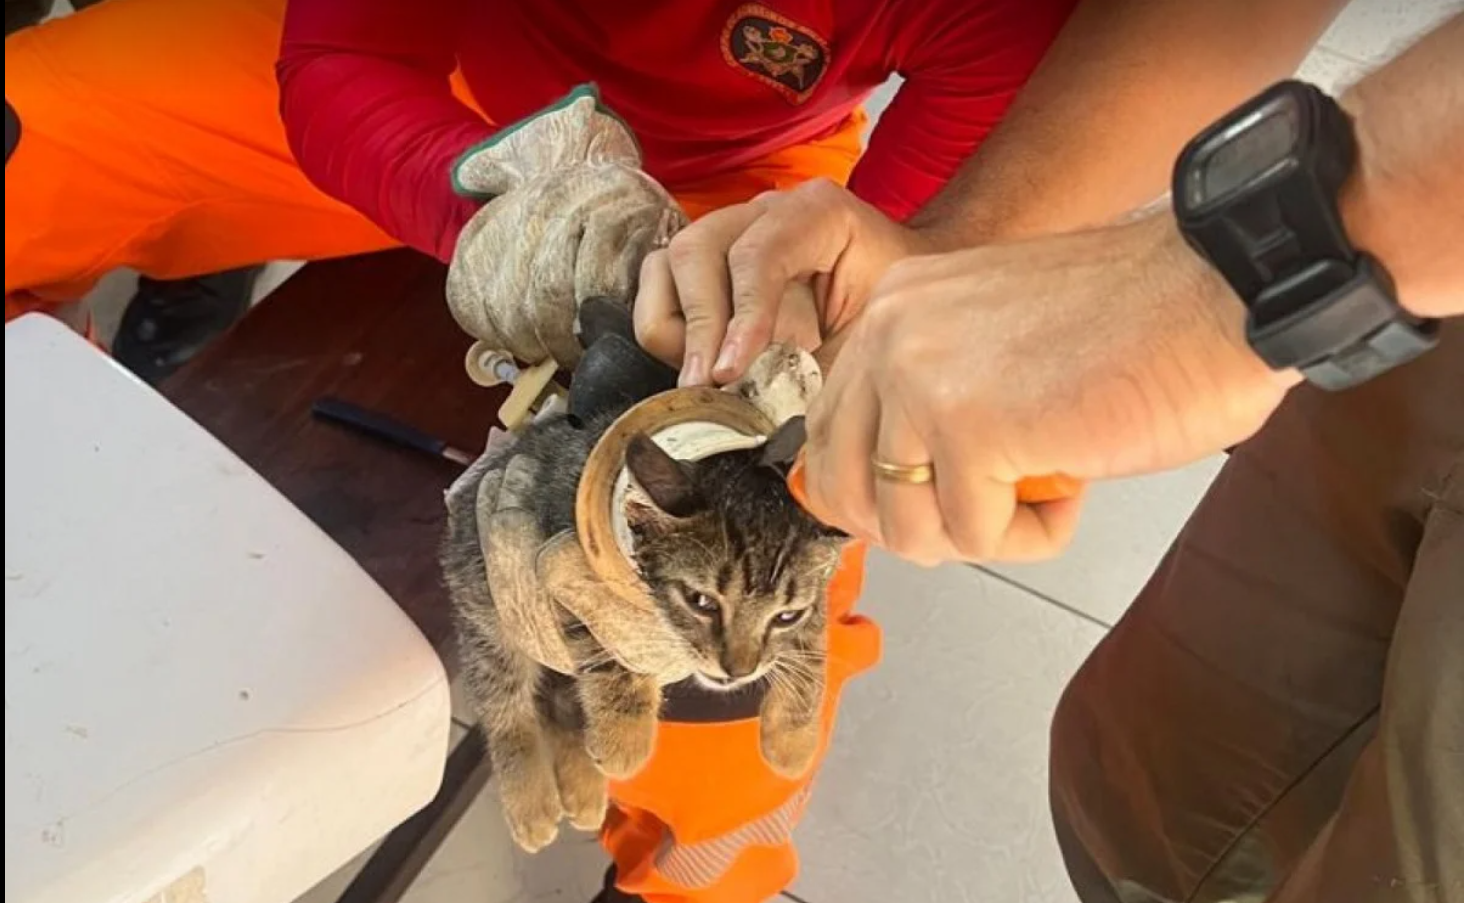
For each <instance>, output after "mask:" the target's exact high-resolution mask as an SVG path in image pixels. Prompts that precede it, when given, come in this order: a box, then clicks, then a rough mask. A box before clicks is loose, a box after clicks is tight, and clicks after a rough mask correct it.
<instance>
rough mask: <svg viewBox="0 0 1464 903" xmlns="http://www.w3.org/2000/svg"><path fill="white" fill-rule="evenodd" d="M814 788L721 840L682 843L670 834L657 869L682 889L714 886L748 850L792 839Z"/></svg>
mask: <svg viewBox="0 0 1464 903" xmlns="http://www.w3.org/2000/svg"><path fill="white" fill-rule="evenodd" d="M811 789H812V788H810V787H809V786H807V785H805V786H804V787H803V788H801V789H800V790H799V791H798V792H797V793H795V794H793V795H792V796H791V797H789V798H788V800H787V802H785V803H783V805H781V806H779V807H778V808H776V809H774V810H773V811H771V812H769V813H767V814H765V815H762V816H759V817H758V818H756V819H754V820H753V821H750V822H748V823H747V824H745V825H741V826H739V827H736V828H733V829H732V830H731V831H728V832H727V833H726V834H723V835H721V836H720V837H712V838H709V839H707V840H702V841H698V842H697V843H687V844H678V843H677V842H676V838H675V837H673V836H671V833H670V832H669V831H668V832H667V833H666V837H665V839H664V840H663V841H662V842H661V848H660V849H659V850H657V851H656V870H657V871H659V872H660V873H661V874H662V875H664V876H665V877H666V878H667V879H668V880H670V881H674V882H676V883H677V884H679V885H681V886H682V887H686V888H705V887H710V886H712V885H713V884H715V883H716V882H717V880H718V879H720V878H721V877H722V876H723V875H724V874H726V872H727V870H728V869H730V868H731V867H732V863H733V862H735V861H736V860H737V857H738V856H740V855H741V854H742V851H743V850H746V849H747V848H748V847H753V846H761V847H776V846H781V845H783V844H785V843H787V842H789V841H790V840H792V839H793V826H794V825H796V824H798V819H799V818H800V817H801V816H802V815H803V807H804V806H805V805H807V803H808V796H809V793H810V791H811Z"/></svg>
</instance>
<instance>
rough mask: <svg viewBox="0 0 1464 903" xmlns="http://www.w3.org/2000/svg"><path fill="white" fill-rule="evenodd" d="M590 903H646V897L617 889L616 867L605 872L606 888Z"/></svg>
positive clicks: (611, 867)
mask: <svg viewBox="0 0 1464 903" xmlns="http://www.w3.org/2000/svg"><path fill="white" fill-rule="evenodd" d="M590 903H646V901H645V898H644V897H640V896H636V895H634V894H627V893H626V892H625V891H623V890H619V889H618V888H616V887H615V866H613V865H612V866H610V868H608V869H606V870H605V886H604V887H602V888H601V889H600V892H599V893H598V894H595V898H594V899H593V900H591V901H590Z"/></svg>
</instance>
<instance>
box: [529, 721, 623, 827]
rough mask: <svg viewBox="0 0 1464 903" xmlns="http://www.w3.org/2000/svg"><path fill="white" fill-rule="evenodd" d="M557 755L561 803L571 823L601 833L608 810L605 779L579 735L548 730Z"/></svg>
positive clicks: (552, 726) (547, 732)
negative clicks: (601, 826)
mask: <svg viewBox="0 0 1464 903" xmlns="http://www.w3.org/2000/svg"><path fill="white" fill-rule="evenodd" d="M545 734H546V736H547V737H548V738H549V746H550V749H552V750H553V753H554V775H555V778H556V780H557V781H558V783H559V800H560V803H561V805H562V806H563V807H564V814H565V815H566V816H567V817H568V818H569V823H570V824H571V825H574V826H575V827H576V828H578V829H579V830H581V831H598V830H599V829H600V825H601V824H603V823H604V821H605V810H606V809H608V808H609V793H608V788H607V786H606V781H605V775H604V774H603V773H601V771H600V769H599V768H598V767H596V765H595V760H594V759H592V758H590V754H589V752H588V751H587V750H586V749H585V737H584V734H583V733H581V732H580V731H574V730H570V729H568V728H564V727H559V726H557V725H551V726H549V727H548V728H546V729H545Z"/></svg>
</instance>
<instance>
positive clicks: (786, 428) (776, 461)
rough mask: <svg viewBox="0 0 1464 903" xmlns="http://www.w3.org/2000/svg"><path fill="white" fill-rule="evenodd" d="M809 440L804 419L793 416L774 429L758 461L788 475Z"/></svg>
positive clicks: (764, 444)
mask: <svg viewBox="0 0 1464 903" xmlns="http://www.w3.org/2000/svg"><path fill="white" fill-rule="evenodd" d="M807 441H808V430H807V429H806V428H805V426H804V419H803V418H802V417H793V418H791V419H789V420H788V421H787V422H785V423H784V424H783V425H782V426H780V427H778V428H777V429H776V430H774V431H773V434H772V435H771V436H769V437H768V441H767V442H764V443H763V446H762V449H761V456H760V457H759V459H758V463H759V464H761V465H762V466H763V467H771V468H773V469H774V470H776V471H777V472H778V473H780V474H782V475H783V476H785V477H786V476H787V475H788V471H789V469H790V468H792V466H793V462H794V461H795V460H797V458H798V453H799V452H800V451H802V450H803V446H804V444H805V443H806V442H807Z"/></svg>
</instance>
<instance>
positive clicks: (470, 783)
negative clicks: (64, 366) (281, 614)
mask: <svg viewBox="0 0 1464 903" xmlns="http://www.w3.org/2000/svg"><path fill="white" fill-rule="evenodd" d="M445 275H446V270H445V268H444V267H443V266H441V265H440V264H438V263H436V262H435V261H432V260H429V259H427V258H425V257H423V256H422V255H420V254H417V253H415V252H412V251H392V252H387V253H383V254H374V255H369V256H364V257H353V258H347V259H343V260H335V261H327V262H322V263H314V264H310V265H309V266H307V267H305V268H304V269H303V270H301V271H300V272H299V273H298V274H296V275H295V276H294V277H293V278H292V279H290V280H289V281H288V282H286V283H285V284H284V285H283V286H282V287H280V288H279V289H278V290H277V291H275V292H274V293H273V294H271V295H270V296H269V298H267V299H266V300H264V301H263V302H262V303H260V304H259V305H258V306H257V307H256V308H254V309H253V310H252V311H250V313H249V314H248V316H246V317H245V318H244V319H243V320H242V321H241V322H240V323H239V324H238V325H237V326H236V327H235V328H234V329H232V330H231V331H230V332H229V333H228V334H227V335H225V336H223V337H222V338H221V339H219V340H218V341H217V342H215V343H214V344H213V345H212V346H210V347H209V348H208V349H206V350H205V351H204V352H203V353H201V354H200V355H199V356H198V357H197V358H195V359H194V360H193V361H191V362H189V363H188V365H186V366H185V367H183V368H182V369H181V370H179V371H178V372H177V373H176V374H174V375H173V376H172V377H171V378H170V379H169V380H168V381H167V382H166V383H165V384H164V385H163V387H162V391H163V394H164V395H166V396H167V397H168V398H169V399H171V400H172V401H173V403H174V404H176V405H178V407H180V408H181V409H182V410H183V411H184V412H185V413H187V414H188V415H189V416H190V417H192V418H193V419H194V420H196V421H197V422H198V423H199V424H201V425H202V426H203V427H204V428H205V429H207V430H208V431H209V432H211V433H213V434H214V435H215V436H217V437H218V438H219V439H220V440H222V441H223V442H224V444H225V445H227V446H228V447H229V448H231V449H232V450H233V451H234V453H235V454H237V455H238V456H239V457H240V458H242V459H243V460H244V461H245V462H246V463H248V464H249V465H250V466H251V467H253V468H254V469H255V470H256V471H257V472H259V474H261V475H262V476H263V477H264V478H265V479H266V480H268V481H269V482H270V483H271V484H273V485H274V487H275V488H276V489H278V490H279V491H280V492H281V493H283V494H284V495H285V496H286V497H287V498H289V499H290V500H291V501H292V502H294V504H295V505H296V506H298V507H299V508H300V510H301V511H303V512H305V514H306V515H308V516H309V517H310V519H311V520H313V521H314V522H315V523H316V524H318V525H319V526H320V527H321V528H322V529H323V530H325V532H326V533H328V534H330V536H331V537H332V538H334V539H335V541H336V542H338V543H339V544H340V545H341V546H342V547H343V548H344V549H345V550H346V551H347V552H348V553H350V554H351V555H352V556H353V557H354V558H355V559H356V561H358V562H359V563H360V564H361V566H362V567H363V568H364V569H365V570H366V571H367V572H368V573H370V574H371V576H372V577H374V578H375V579H376V580H377V582H378V583H380V584H381V586H382V587H383V588H385V589H386V591H387V592H388V593H390V594H391V596H392V598H394V599H395V600H396V601H397V604H399V605H400V606H401V607H402V609H403V611H405V612H406V613H407V615H408V616H409V617H410V618H411V619H412V620H413V621H414V622H415V623H416V624H417V626H418V627H419V628H420V629H421V630H422V632H423V633H424V634H426V636H427V638H428V639H429V640H430V641H431V642H432V643H433V645H434V646H436V647H437V648H438V649H439V650H443V649H444V647H446V646H447V643H448V641H449V639H450V627H449V620H448V602H447V594H446V591H445V590H444V589H443V588H442V585H441V581H440V579H439V573H438V567H437V543H438V540H439V538H440V536H441V533H442V526H443V518H444V513H445V509H444V508H443V503H442V493H443V490H445V489H446V488H447V486H448V485H449V484H450V483H451V482H452V480H453V478H454V477H455V476H456V475H457V473H458V472H459V468H458V467H457V465H454V464H451V463H448V462H446V461H442V460H438V459H436V458H433V457H431V456H428V455H426V454H423V453H421V452H416V451H412V450H408V449H402V448H398V447H395V446H392V445H388V444H385V443H382V442H379V441H376V440H374V439H371V438H368V437H365V436H362V435H360V434H357V433H354V432H350V431H348V430H345V429H342V428H341V427H339V426H336V425H333V424H330V423H324V422H320V421H317V420H315V419H313V418H312V417H311V415H310V406H311V404H312V403H313V402H314V401H315V400H316V399H317V398H320V397H322V396H325V395H334V396H337V397H340V398H343V399H345V400H347V401H351V402H355V403H356V404H359V405H363V406H365V407H367V408H370V409H373V410H375V411H379V412H381V413H384V414H388V415H391V416H393V417H395V418H397V419H399V420H402V421H404V422H406V423H409V424H411V425H413V426H415V427H417V428H419V429H421V430H423V431H425V432H427V433H430V434H432V435H435V436H437V437H439V438H442V439H445V440H447V441H448V442H449V443H450V444H452V445H455V446H457V447H459V448H464V449H470V450H475V449H479V448H481V447H482V445H483V442H484V440H485V439H486V437H487V433H488V428H489V426H490V425H492V424H493V423H495V421H496V413H497V410H498V406H499V404H501V403H502V401H503V398H504V397H505V396H506V394H507V387H498V388H495V389H492V390H487V389H483V388H480V387H478V386H475V385H473V384H472V383H470V382H468V380H467V377H466V375H465V374H464V371H463V363H462V362H463V356H464V354H465V353H466V352H467V348H468V345H469V344H470V341H469V339H468V337H467V336H466V335H465V334H464V333H463V332H462V331H461V330H460V329H459V328H458V327H457V325H456V324H455V323H454V322H453V321H452V317H451V316H450V315H449V314H448V312H447V305H446V302H445V301H444V300H443V280H444V278H445ZM349 630H350V626H349V625H342V631H343V632H349ZM445 658H446V660H447V662H448V665H449V670H453V667H454V664H455V663H454V662H453V659H452V656H451V655H447V656H446V657H445ZM487 779H488V767H487V758H486V756H485V755H484V746H483V742H482V739H481V737H480V735H479V734H478V732H476V731H474V732H472V733H470V734H469V735H468V737H467V739H466V740H464V741H463V742H462V743H460V744H459V745H458V748H457V749H455V750H454V751H453V753H452V755H451V757H450V759H449V762H448V767H447V774H446V776H445V778H444V780H443V786H442V789H441V791H440V792H439V793H438V796H437V799H435V800H434V801H433V802H432V804H431V805H429V806H428V807H427V808H426V809H424V810H423V811H422V812H421V813H419V814H418V815H417V816H414V817H413V818H412V819H411V820H409V821H408V822H406V823H405V824H403V825H402V826H401V827H400V828H398V829H397V830H396V831H393V832H392V834H391V835H389V836H388V837H387V839H386V840H385V841H384V842H383V843H382V845H381V847H380V848H379V849H378V851H377V853H376V854H375V855H374V856H373V857H372V859H371V861H370V862H369V863H368V864H367V866H366V868H365V869H363V870H362V872H361V874H360V875H359V876H358V877H357V879H356V880H355V881H354V882H353V883H352V884H351V886H350V887H349V888H348V889H347V890H346V892H345V894H344V895H343V896H342V898H341V903H347V901H349V903H367V901H371V903H389V901H394V900H396V899H398V898H399V897H400V896H401V895H402V893H404V892H405V890H406V888H407V887H408V886H409V885H410V884H411V881H412V880H413V879H415V877H416V876H417V874H418V873H419V872H420V871H421V869H422V867H423V866H424V865H425V864H426V861H427V859H428V858H430V857H431V855H432V853H433V852H434V851H435V849H436V848H437V846H438V844H440V843H441V841H442V839H443V838H444V837H445V836H446V835H447V833H448V831H450V830H451V828H452V826H453V825H454V824H455V823H456V821H457V819H458V817H459V816H460V815H461V814H462V811H463V810H464V809H466V807H467V805H468V804H469V803H470V802H471V801H472V799H473V798H474V797H475V796H476V795H477V793H478V791H479V790H481V789H482V787H483V785H484V784H485V783H486V782H487Z"/></svg>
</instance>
